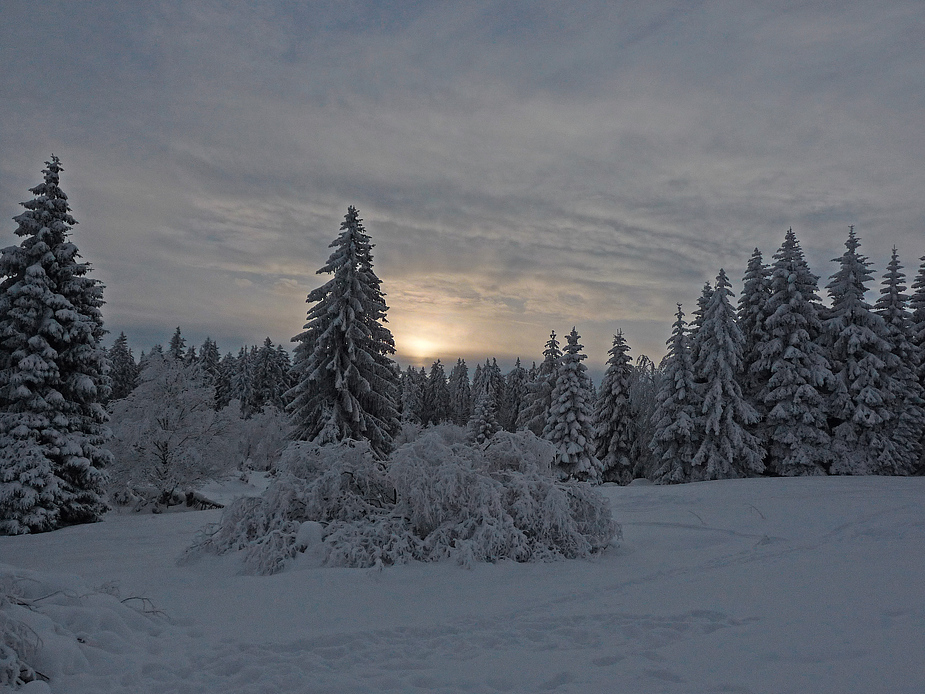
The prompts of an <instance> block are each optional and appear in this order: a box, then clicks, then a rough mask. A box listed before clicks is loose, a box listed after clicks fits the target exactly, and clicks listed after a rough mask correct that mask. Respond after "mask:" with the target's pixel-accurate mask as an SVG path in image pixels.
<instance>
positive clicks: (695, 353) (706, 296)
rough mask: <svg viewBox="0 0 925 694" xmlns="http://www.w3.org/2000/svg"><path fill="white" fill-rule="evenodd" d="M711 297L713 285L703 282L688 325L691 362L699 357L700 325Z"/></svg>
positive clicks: (695, 361) (694, 361)
mask: <svg viewBox="0 0 925 694" xmlns="http://www.w3.org/2000/svg"><path fill="white" fill-rule="evenodd" d="M712 298H713V285H711V284H710V283H709V282H705V283H704V285H703V289H702V290H701V291H700V296H699V297H698V298H697V308H696V309H695V310H694V316H693V318H692V320H691V322H690V325H689V326H688V335H689V336H690V347H691V362H692V363H695V364H696V363H697V360H698V359H699V358H700V338H699V337H698V334H699V333H700V326H701V325H703V318H704V315H706V312H707V306H709V305H710V299H712Z"/></svg>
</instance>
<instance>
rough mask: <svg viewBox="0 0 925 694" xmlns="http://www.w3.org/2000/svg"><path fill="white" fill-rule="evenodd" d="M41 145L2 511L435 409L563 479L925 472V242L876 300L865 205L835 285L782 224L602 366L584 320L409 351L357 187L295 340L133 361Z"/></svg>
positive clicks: (131, 495)
mask: <svg viewBox="0 0 925 694" xmlns="http://www.w3.org/2000/svg"><path fill="white" fill-rule="evenodd" d="M46 164H47V166H46V169H45V170H44V171H43V173H44V182H43V183H42V184H40V185H39V186H37V187H35V188H33V189H32V191H31V192H32V193H33V194H34V198H33V199H31V200H29V201H27V202H25V203H22V205H23V207H24V208H25V212H24V213H22V214H20V215H19V216H17V217H15V218H14V221H16V222H17V224H18V228H17V230H16V234H17V235H18V236H19V237H20V238H21V242H20V244H19V245H16V246H10V247H8V248H4V249H3V250H2V251H0V276H2V281H0V532H3V533H10V534H17V533H23V532H36V531H42V530H50V529H54V528H56V527H61V526H62V525H68V524H72V523H80V522H88V521H93V520H96V519H98V518H99V517H100V516H101V514H102V513H103V512H105V510H106V509H107V507H108V504H109V503H110V502H115V503H132V504H135V505H139V504H141V505H144V504H146V503H154V504H155V505H158V504H170V503H174V502H175V501H176V500H177V498H178V495H182V494H184V493H185V494H186V495H187V497H189V494H191V493H193V491H194V490H195V488H196V487H197V485H200V484H201V483H202V482H203V481H204V480H207V479H210V478H214V477H216V476H218V475H220V474H227V472H228V471H229V467H231V468H233V467H235V466H237V467H239V468H242V469H244V468H246V467H248V466H250V467H257V468H264V469H266V468H268V467H272V465H273V463H274V461H275V460H277V459H278V458H279V456H280V455H281V453H282V451H283V450H284V449H285V448H286V446H287V445H290V444H289V442H291V441H295V442H310V443H313V444H317V445H320V446H326V445H329V444H336V445H341V444H342V443H343V442H345V441H346V442H349V441H356V442H363V443H364V445H367V446H368V447H369V451H370V454H371V455H373V456H374V457H375V458H376V459H377V460H379V461H381V462H382V463H384V464H386V465H387V464H388V462H389V460H390V456H392V454H393V452H395V451H396V449H397V448H398V447H400V446H402V445H403V444H406V443H409V442H411V441H413V440H414V439H415V438H416V437H418V435H419V434H420V433H421V431H422V430H423V429H425V428H428V427H442V428H443V430H444V433H445V432H446V428H447V427H457V428H458V429H459V432H460V434H459V436H462V437H463V438H464V439H465V440H466V441H468V445H470V446H473V447H476V448H479V449H481V450H485V449H487V448H488V447H490V446H491V445H492V441H493V440H494V439H495V438H496V437H497V436H498V434H499V433H500V432H502V431H508V432H530V433H529V434H524V436H533V437H536V438H537V439H542V440H545V442H546V443H543V445H544V446H545V445H546V444H547V443H548V444H549V445H551V447H552V448H551V449H549V450H551V451H554V456H553V459H552V463H551V464H552V469H553V470H555V472H556V475H557V476H558V477H559V478H560V479H561V480H565V481H581V482H591V483H600V482H617V483H620V484H627V483H629V482H630V481H631V480H633V479H634V478H639V477H645V478H648V479H650V480H653V481H655V482H659V483H679V482H689V481H698V480H712V479H723V478H731V477H748V476H757V475H822V474H884V475H909V474H921V473H922V472H923V447H925V441H923V438H925V434H923V432H925V397H923V393H925V357H923V354H925V344H923V343H925V258H923V259H922V261H923V262H922V265H921V267H920V268H919V271H918V275H917V276H916V278H915V279H914V282H913V283H912V286H911V290H912V291H911V293H907V291H908V287H907V283H906V278H905V275H904V273H903V268H902V265H901V264H900V261H899V258H898V253H897V251H896V250H895V249H894V251H893V254H892V257H891V259H890V262H889V263H888V265H887V268H886V272H885V274H884V276H883V280H882V282H881V289H880V292H879V297H878V298H877V300H876V302H875V303H874V304H870V303H869V302H868V301H867V299H866V295H867V293H868V291H869V290H870V289H871V283H872V282H873V274H872V272H871V269H870V267H871V263H870V262H869V261H868V259H867V258H866V257H865V256H864V255H862V254H861V253H860V250H859V249H860V239H859V238H858V236H857V235H856V234H855V231H854V228H853V227H852V228H850V229H849V232H848V237H847V240H846V242H845V252H844V254H843V255H842V256H841V257H840V258H838V259H836V262H837V269H836V271H835V273H834V274H833V275H832V276H831V278H830V280H829V282H828V284H827V285H826V287H825V288H826V289H827V291H828V298H829V302H828V304H823V302H822V301H821V299H820V297H819V287H818V277H817V276H816V275H814V274H813V273H812V271H811V270H810V268H809V267H808V265H807V263H806V261H805V258H804V256H803V252H802V250H801V247H800V243H799V241H798V240H797V238H796V235H795V234H794V232H793V231H792V230H788V231H787V233H786V235H785V238H784V241H783V243H782V245H781V246H780V248H779V249H778V250H777V252H776V253H775V254H774V256H773V260H772V261H771V262H770V263H765V262H764V259H763V256H762V254H761V251H760V250H758V249H756V250H755V252H754V254H753V255H752V257H751V259H750V260H749V262H748V266H747V268H746V270H745V273H744V277H743V290H742V293H741V295H740V297H739V298H738V302H737V305H736V306H734V305H733V300H734V297H733V293H732V291H731V289H730V282H729V279H728V277H727V275H726V273H725V271H723V270H720V271H719V274H718V275H717V277H716V280H715V282H713V283H708V284H706V285H705V286H704V288H703V292H702V294H701V296H700V297H699V298H698V299H697V301H696V308H695V309H694V311H693V312H692V313H691V318H690V321H689V322H688V321H687V320H685V313H684V312H683V310H682V307H681V305H678V310H677V314H676V316H675V321H674V324H673V328H672V332H671V336H670V338H669V339H668V342H667V344H668V354H667V356H666V357H665V358H664V359H663V360H662V362H661V363H660V364H658V365H655V364H653V363H652V362H651V361H650V360H648V359H647V358H645V357H639V358H638V359H637V360H636V362H635V363H633V361H632V359H631V358H630V356H629V351H630V348H629V346H628V345H627V343H626V340H625V339H624V336H623V334H622V333H621V332H620V331H617V332H616V334H615V336H614V340H613V346H612V348H611V350H610V352H609V360H608V361H607V369H606V372H605V374H604V377H603V379H602V381H601V383H600V384H599V385H598V387H597V389H595V388H594V386H593V384H592V383H591V380H590V378H589V377H588V373H587V368H586V366H585V364H584V361H585V359H586V354H585V353H584V347H583V346H582V345H581V342H580V340H581V337H580V335H579V334H578V331H577V329H576V328H575V327H573V328H572V329H571V331H570V332H569V333H568V334H567V335H566V336H565V339H564V344H563V343H562V342H560V339H559V337H558V336H557V334H556V333H555V332H552V333H551V334H550V337H549V340H548V342H547V343H546V345H545V348H544V350H543V352H542V358H541V359H540V360H538V362H533V363H532V365H531V367H530V368H526V367H524V366H523V365H522V364H521V362H520V360H518V361H517V363H516V364H515V366H514V367H513V368H512V369H511V370H509V371H508V372H507V373H503V372H502V369H501V368H500V367H499V366H498V363H497V361H496V359H488V360H486V361H485V362H484V363H479V364H476V365H475V368H474V369H473V370H472V372H471V373H470V370H469V366H468V365H467V364H466V362H465V361H464V360H462V359H459V360H457V361H456V363H455V364H453V365H451V366H449V365H448V366H445V365H444V364H443V363H442V362H441V361H439V360H438V361H436V362H434V363H433V364H432V365H431V367H430V369H429V370H426V369H423V368H421V369H415V368H413V367H410V366H409V367H407V368H405V369H404V370H402V369H401V368H400V367H399V366H398V365H397V363H396V362H395V361H394V359H393V356H394V354H395V342H394V339H393V337H392V335H391V333H390V332H389V330H388V329H387V327H386V325H385V324H386V314H387V311H388V306H387V305H386V303H385V299H384V294H383V292H382V290H381V280H380V279H379V278H378V277H377V276H376V274H375V272H374V271H373V262H372V248H373V244H372V243H371V240H370V237H369V235H368V234H367V232H366V230H365V228H364V227H363V224H362V220H361V219H360V217H359V213H358V211H357V210H356V208H354V207H349V208H348V211H347V214H346V215H345V218H344V221H343V223H342V224H341V229H340V233H339V234H338V236H337V237H336V238H335V239H334V241H333V242H332V243H331V246H330V247H331V248H332V252H331V255H330V257H329V259H328V261H327V263H326V264H325V265H323V266H322V267H321V268H320V269H319V271H318V272H319V273H320V274H326V275H328V276H329V279H328V280H327V281H325V282H324V284H322V285H321V286H319V287H317V288H316V289H314V290H313V291H312V292H310V293H309V295H308V303H309V304H310V305H311V306H310V308H309V310H308V315H307V321H306V323H305V326H304V328H303V332H301V333H300V334H298V335H296V336H295V337H294V338H293V342H294V343H295V347H294V349H293V351H292V354H291V355H290V353H288V352H287V351H286V350H285V349H284V348H283V347H282V346H280V345H274V344H273V342H272V341H271V340H270V339H269V338H267V339H266V340H265V341H264V343H263V344H262V345H260V346H253V347H242V348H240V349H239V350H238V352H237V355H234V354H232V353H226V354H225V355H224V356H220V352H219V349H218V346H217V345H216V344H215V342H214V341H213V340H211V339H206V341H205V342H204V343H203V345H202V346H200V347H199V348H198V349H197V348H195V347H194V346H187V344H186V340H185V339H184V337H183V335H182V332H181V330H180V329H179V328H178V329H177V330H176V332H175V333H174V335H173V337H172V339H171V341H170V343H169V344H168V345H166V346H165V347H160V346H159V347H155V348H154V349H152V350H151V351H150V352H148V353H147V354H143V355H141V356H140V358H139V359H138V360H136V359H135V357H134V355H133V354H132V351H131V349H130V348H129V345H128V338H127V337H126V336H125V335H124V334H121V335H119V337H118V338H117V339H116V340H115V342H114V344H113V345H112V347H110V348H109V349H106V348H104V347H103V346H102V344H101V340H102V339H103V337H104V335H105V332H106V331H105V329H104V325H103V319H102V312H101V308H102V306H103V287H102V285H101V284H100V283H99V281H98V280H95V279H93V278H92V277H91V276H90V270H91V267H90V265H89V264H88V263H85V262H81V261H80V260H79V254H78V252H77V247H76V246H75V245H74V243H73V242H72V241H71V240H70V232H71V230H72V228H73V226H74V225H75V224H76V220H74V218H73V217H72V216H71V214H70V207H69V205H68V202H67V196H66V195H65V194H64V192H63V191H62V190H61V188H60V185H59V176H60V172H61V171H62V167H61V165H60V160H59V159H58V158H57V157H54V156H52V158H51V161H49V162H47V163H46ZM447 368H448V369H449V373H447ZM454 436H456V435H452V436H449V439H448V440H454ZM459 436H456V438H459ZM506 445H507V444H506ZM511 445H513V444H511ZM531 446H532V444H529V443H527V442H525V440H522V439H518V443H517V444H516V447H520V448H522V449H523V450H533V448H531ZM536 450H539V449H536ZM544 450H545V449H544ZM201 501H202V500H200V502H201ZM202 503H204V502H202Z"/></svg>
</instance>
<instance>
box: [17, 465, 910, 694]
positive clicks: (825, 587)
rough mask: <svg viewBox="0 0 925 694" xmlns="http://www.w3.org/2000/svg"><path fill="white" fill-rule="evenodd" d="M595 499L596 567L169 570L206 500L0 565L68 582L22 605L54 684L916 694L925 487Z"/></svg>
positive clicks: (44, 539) (829, 485) (626, 493)
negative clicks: (617, 532) (613, 544)
mask: <svg viewBox="0 0 925 694" xmlns="http://www.w3.org/2000/svg"><path fill="white" fill-rule="evenodd" d="M602 490H603V492H604V494H605V495H606V496H608V498H609V499H610V500H611V503H612V505H613V510H614V517H615V518H616V520H617V521H618V522H620V523H621V524H622V525H623V534H624V537H623V541H622V542H621V545H620V547H619V548H617V549H612V550H609V551H607V552H605V553H604V554H603V555H602V556H600V557H598V558H596V559H595V560H591V561H563V562H553V563H547V564H516V563H512V562H505V563H499V564H495V565H484V564H483V565H478V566H476V567H475V568H474V569H473V570H465V569H462V568H460V567H458V566H456V565H455V564H453V563H449V562H445V563H439V564H410V565H404V566H395V567H390V568H387V569H385V570H383V571H378V572H376V571H370V570H365V569H339V568H338V569H333V568H320V567H318V566H317V561H316V560H315V559H313V558H312V557H308V556H304V555H303V556H301V557H300V558H299V559H297V560H296V561H295V562H294V564H293V565H292V566H291V567H289V568H287V569H286V570H285V571H283V572H282V573H280V574H277V575H273V576H259V577H258V576H247V575H242V574H241V573H240V568H241V563H240V558H239V557H237V556H233V555H232V556H223V557H212V556H207V557H204V558H202V559H200V560H198V561H196V562H194V563H190V564H185V565H180V566H178V565H177V564H176V557H177V556H178V555H179V554H180V553H181V552H182V550H183V549H184V548H185V547H186V546H188V545H189V543H190V541H191V539H192V537H193V535H194V534H195V532H196V530H198V528H199V527H200V526H201V525H203V524H204V523H205V522H207V521H214V520H217V518H218V515H219V514H220V511H205V512H195V513H171V514H163V515H132V514H122V515H117V514H110V515H109V516H107V517H106V520H105V521H104V522H103V523H99V524H95V525H85V526H76V527H72V528H67V529H64V530H60V531H56V532H54V533H46V534H40V535H31V536H21V537H3V538H0V562H3V563H4V564H7V565H12V566H15V567H18V568H16V569H9V568H8V567H4V568H3V569H2V571H0V573H7V574H8V573H9V572H11V571H12V572H14V573H16V574H17V575H20V576H22V575H26V572H28V571H34V572H37V573H34V574H31V575H28V578H29V585H30V586H32V587H31V588H29V590H35V591H38V592H40V591H41V590H48V589H49V588H50V589H52V590H61V593H60V594H58V595H55V596H54V597H52V598H49V599H47V600H43V601H39V603H38V604H37V611H35V612H32V613H31V615H30V616H29V618H30V619H32V620H33V621H32V622H31V623H30V624H31V626H32V627H33V628H34V629H35V631H36V632H37V633H38V634H39V635H40V636H41V638H42V640H43V642H44V648H43V650H42V654H41V655H40V657H39V660H38V661H37V664H36V668H37V669H38V670H40V671H42V672H43V673H44V674H46V675H48V676H50V677H51V681H50V682H49V683H48V685H47V689H48V690H50V691H51V692H54V693H55V694H58V693H65V692H66V693H67V694H81V693H84V692H87V693H89V692H94V693H96V692H99V693H106V692H151V693H154V692H165V693H166V692H177V693H181V694H182V693H185V692H189V693H191V694H192V693H199V692H203V693H204V692H229V693H233V694H236V693H242V694H243V693H248V694H250V693H254V694H256V693H258V692H296V693H308V692H311V693H313V694H314V693H316V692H389V691H392V692H544V691H553V692H671V693H674V692H739V693H754V694H765V693H771V692H775V693H776V692H794V693H796V692H814V693H815V692H820V693H822V692H832V693H833V694H834V693H835V692H838V693H839V694H844V693H851V692H857V693H859V694H860V693H864V694H868V693H876V692H891V693H894V692H895V693H900V694H904V693H908V694H912V693H913V692H915V693H919V692H922V691H925V663H923V660H925V659H922V658H921V653H922V635H923V634H925V593H923V590H922V586H923V584H922V576H923V575H925V479H921V478H911V479H910V478H882V477H856V478H795V479H751V480H728V481H720V482H708V483H698V484H688V485H680V486H671V487H665V486H651V485H649V486H643V485H640V486H637V485H631V486H629V487H616V486H610V485H606V486H604V487H603V488H602ZM63 571H66V572H68V574H69V575H62V574H61V572H63ZM49 592H51V591H49ZM116 593H117V594H118V596H119V597H117V596H116ZM130 596H140V597H145V598H147V599H149V600H150V601H151V603H152V604H153V605H154V606H155V607H156V608H157V609H158V610H160V611H162V612H163V613H164V616H158V615H150V616H145V615H143V614H140V612H139V609H136V608H140V607H143V606H144V605H142V604H141V603H140V601H133V600H129V601H127V602H126V603H122V602H120V599H124V598H126V597H130ZM38 597H41V596H40V595H39V596H38ZM39 664H40V665H41V667H40V666H39ZM43 668H45V669H43ZM41 686H42V685H40V684H38V683H37V684H36V685H34V687H35V690H36V691H41V689H39V688H38V687H41Z"/></svg>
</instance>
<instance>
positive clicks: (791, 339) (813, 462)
mask: <svg viewBox="0 0 925 694" xmlns="http://www.w3.org/2000/svg"><path fill="white" fill-rule="evenodd" d="M817 282H818V278H817V277H816V275H814V274H813V273H812V272H810V269H809V266H808V265H807V264H806V260H805V259H804V258H803V250H802V249H801V248H800V242H799V241H798V240H797V237H796V234H794V233H793V229H789V230H788V231H787V234H786V237H785V238H784V243H783V244H782V245H781V247H780V249H779V250H778V251H777V253H776V254H775V255H774V264H773V268H772V270H771V298H770V299H769V300H768V308H767V312H768V317H767V319H766V320H765V329H766V331H767V333H768V337H767V339H766V341H765V342H764V343H763V344H761V345H759V346H758V351H759V352H760V354H761V363H760V366H758V367H757V368H760V369H763V370H766V371H767V372H769V373H770V374H771V378H770V379H769V380H768V382H767V384H766V385H765V388H764V390H763V392H762V394H761V398H762V400H763V401H764V404H765V408H766V411H767V415H766V422H767V432H768V439H767V443H766V445H767V448H768V462H769V464H770V467H771V470H772V471H773V472H775V473H777V474H779V475H787V476H793V475H820V474H825V473H826V471H827V470H828V467H829V465H830V464H831V461H832V453H831V439H830V437H829V431H828V420H827V418H826V402H825V397H826V394H827V393H828V392H829V390H830V389H831V387H832V385H833V382H834V377H833V375H832V371H831V369H830V367H829V361H828V359H827V358H826V355H825V351H824V350H823V348H822V346H821V345H820V343H819V340H820V335H821V332H822V321H821V320H820V317H819V313H820V311H821V308H822V305H821V303H820V301H819V297H818V295H817V293H816V292H817V287H818V285H817Z"/></svg>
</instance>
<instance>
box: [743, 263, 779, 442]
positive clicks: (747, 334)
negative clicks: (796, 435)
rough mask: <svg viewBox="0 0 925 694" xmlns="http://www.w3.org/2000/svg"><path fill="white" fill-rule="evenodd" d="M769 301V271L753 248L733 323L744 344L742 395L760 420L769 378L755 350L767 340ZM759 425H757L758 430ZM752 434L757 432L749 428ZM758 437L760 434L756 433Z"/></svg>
mask: <svg viewBox="0 0 925 694" xmlns="http://www.w3.org/2000/svg"><path fill="white" fill-rule="evenodd" d="M770 298H771V269H770V268H769V267H768V266H767V265H765V264H764V258H763V257H762V255H761V251H759V250H758V249H757V248H756V249H755V250H754V252H753V253H752V256H751V258H749V260H748V266H747V267H746V269H745V276H744V277H743V278H742V295H741V296H740V297H739V306H738V311H737V314H736V322H737V323H738V325H739V329H740V330H741V331H742V335H743V337H744V338H745V342H744V343H743V345H742V393H743V395H745V399H746V400H748V402H749V404H750V405H751V406H752V407H754V408H755V410H756V411H757V412H758V414H759V415H761V417H762V419H763V418H764V415H765V409H764V403H763V402H762V401H761V398H760V393H761V391H762V389H763V388H764V384H765V383H767V382H768V379H769V378H770V377H771V374H770V372H769V371H768V370H767V369H766V368H762V366H763V365H764V363H765V362H764V361H763V360H762V359H761V354H760V352H759V351H758V347H759V345H762V344H764V343H765V342H767V341H768V333H767V328H766V327H765V321H766V320H767V318H768V300H769V299H770ZM760 426H761V423H760V422H759V424H758V427H760ZM753 433H756V434H758V431H757V430H755V429H753ZM758 435H759V437H761V435H760V434H758Z"/></svg>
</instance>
